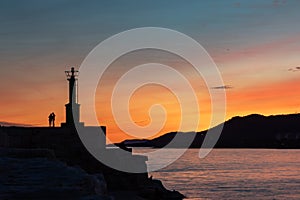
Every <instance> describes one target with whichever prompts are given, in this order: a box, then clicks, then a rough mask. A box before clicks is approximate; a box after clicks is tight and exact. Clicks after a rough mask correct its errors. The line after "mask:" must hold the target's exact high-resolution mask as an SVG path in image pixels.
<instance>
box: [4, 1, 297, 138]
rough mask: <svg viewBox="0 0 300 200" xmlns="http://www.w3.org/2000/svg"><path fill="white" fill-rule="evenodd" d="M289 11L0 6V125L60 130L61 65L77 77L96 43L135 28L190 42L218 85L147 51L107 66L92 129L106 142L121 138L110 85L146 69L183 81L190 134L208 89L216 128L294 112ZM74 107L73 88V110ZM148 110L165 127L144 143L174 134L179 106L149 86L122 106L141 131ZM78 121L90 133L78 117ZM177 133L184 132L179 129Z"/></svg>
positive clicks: (260, 6)
mask: <svg viewBox="0 0 300 200" xmlns="http://www.w3.org/2000/svg"><path fill="white" fill-rule="evenodd" d="M299 6H300V2H299V1H296V0H295V1H291V0H262V1H261V0H253V1H239V0H235V1H231V0H229V1H198V0H191V1H183V0H172V1H171V0H169V1H168V0H167V1H158V0H154V1H144V0H131V1H121V0H120V1H114V0H112V1H99V0H97V1H96V0H94V1H93V0H90V1H76V0H72V1H71V0H52V1H38V0H28V1H18V0H7V1H1V2H0V66H1V73H0V80H1V84H0V91H1V98H0V121H1V122H2V123H6V124H10V123H13V124H20V125H24V124H25V125H34V126H46V125H47V123H48V121H47V120H48V118H47V117H48V115H49V113H50V112H52V111H54V112H55V113H56V116H57V120H56V123H57V124H59V123H60V122H63V121H64V119H65V114H64V112H65V111H64V109H65V107H64V104H66V103H67V99H68V96H67V95H68V93H67V81H66V77H65V75H64V71H65V70H68V69H69V68H70V66H75V67H76V68H79V67H80V65H81V63H82V62H83V60H84V58H85V57H86V56H87V54H88V53H89V52H90V51H91V50H92V49H93V48H94V47H95V46H96V45H98V44H99V43H100V42H101V41H103V40H105V39H107V38H108V37H110V36H112V35H114V34H117V33H119V32H122V31H125V30H128V29H132V28H138V27H164V28H169V29H173V30H176V31H179V32H182V33H184V34H186V35H188V36H190V37H191V38H193V39H194V40H196V41H197V42H199V43H200V44H201V45H202V46H203V47H204V48H205V49H206V51H207V52H208V53H209V54H210V56H211V57H212V59H213V60H214V62H215V63H216V65H217V66H218V69H219V71H220V73H221V75H222V78H223V80H224V85H220V86H217V85H216V86H215V87H214V88H207V87H205V83H204V82H203V80H202V79H201V77H198V75H196V74H195V73H194V72H193V70H191V66H190V65H189V63H187V62H185V61H184V60H182V59H180V58H178V57H176V56H174V55H172V54H170V53H166V52H160V51H154V50H153V51H150V52H145V51H144V52H133V53H130V54H128V55H124V56H122V57H121V58H120V59H118V60H116V61H115V62H114V63H113V64H112V65H111V66H110V68H109V70H108V71H107V72H106V76H105V78H104V79H103V80H101V82H100V83H99V86H98V88H97V93H96V112H97V116H98V120H99V123H100V124H103V125H106V126H107V132H108V136H109V137H110V139H111V140H112V141H121V140H123V139H126V138H131V136H128V135H126V134H124V133H122V131H121V130H120V129H119V128H118V126H117V124H116V123H115V121H114V119H113V116H112V114H111V108H110V97H111V91H112V89H113V87H114V83H116V81H117V79H118V78H120V76H121V75H122V73H124V72H126V70H129V69H130V68H131V67H132V66H135V65H137V64H142V63H145V62H150V61H155V62H160V63H164V64H167V65H170V66H172V67H174V68H176V69H177V70H178V71H180V72H181V73H182V74H184V75H185V76H186V77H187V78H188V80H190V82H191V84H192V86H193V87H194V89H195V90H196V91H197V93H196V96H197V97H198V99H199V105H200V108H201V109H200V114H201V121H200V123H199V126H198V128H197V131H198V130H204V129H206V128H208V125H209V119H210V117H211V109H210V106H211V103H210V99H209V93H208V89H212V90H220V89H224V88H225V91H226V96H227V112H226V119H229V118H231V117H233V116H236V115H239V116H244V115H248V114H252V113H259V114H263V115H275V114H289V113H296V112H299V111H300V102H299V99H300V92H299V91H300V79H299V77H300V26H299V19H300V12H299ZM158 75H159V72H158ZM169 79H170V80H172V77H169ZM79 81H80V76H79ZM174 81H176V80H174ZM178 85H179V86H180V83H178ZM79 86H80V82H79ZM225 86H226V87H225ZM81 98H84V97H81V96H80V87H79V103H80V99H81ZM121 100H122V98H120V101H121ZM156 103H160V104H162V105H164V106H165V109H166V111H167V120H166V123H165V125H164V127H163V128H162V129H161V130H160V131H159V132H157V133H156V134H155V135H153V136H152V137H155V136H157V135H160V134H163V133H165V132H169V131H177V130H178V127H179V124H180V117H179V116H180V107H179V103H178V101H177V100H176V98H175V96H174V95H173V94H172V93H170V91H168V90H167V89H166V88H163V87H161V86H158V85H149V86H144V87H142V88H139V89H138V90H137V91H136V93H134V95H133V96H132V98H131V100H130V111H131V114H132V119H133V120H134V121H135V123H136V124H138V125H140V126H146V125H148V124H149V123H151V118H150V116H149V114H148V110H149V107H151V105H153V104H156ZM191 109H192V108H191ZM197 114H199V113H196V112H195V115H197ZM162 117H163V116H158V119H161V120H163V119H162ZM81 118H82V121H84V122H86V124H87V125H91V124H89V119H88V117H87V116H84V114H83V116H82V117H81ZM181 131H193V130H189V127H184V128H183V129H182V130H181ZM143 137H144V136H143V134H142V133H141V138H143Z"/></svg>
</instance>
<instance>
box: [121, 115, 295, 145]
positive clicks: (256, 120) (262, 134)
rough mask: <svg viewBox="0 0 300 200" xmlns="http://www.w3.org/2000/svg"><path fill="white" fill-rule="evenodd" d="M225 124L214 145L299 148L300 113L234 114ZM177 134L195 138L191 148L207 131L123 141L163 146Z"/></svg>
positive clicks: (200, 142) (124, 143) (198, 143)
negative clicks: (237, 115)
mask: <svg viewBox="0 0 300 200" xmlns="http://www.w3.org/2000/svg"><path fill="white" fill-rule="evenodd" d="M223 125H224V127H223V130H222V133H221V136H220V138H219V140H218V142H217V144H216V145H215V148H275V149H299V148H300V114H288V115H272V116H263V115H258V114H252V115H248V116H244V117H233V118H232V119H230V120H228V121H226V122H225V123H224V124H223ZM219 126H220V125H219ZM214 128H217V127H214ZM214 128H212V129H214ZM176 135H177V136H178V137H179V139H180V137H182V138H183V139H186V138H187V137H191V138H194V139H192V141H193V142H192V143H191V145H190V148H200V147H201V145H202V143H203V140H204V138H205V136H206V135H207V130H206V131H201V132H178V133H177V132H171V133H167V134H164V135H162V136H160V137H157V138H155V139H152V140H125V141H123V142H122V143H121V144H120V145H122V146H130V147H153V148H161V147H164V146H166V145H167V144H169V143H170V141H172V139H173V138H174V137H175V136H176ZM170 147H172V148H182V147H183V146H182V145H181V144H180V143H176V144H175V145H173V146H170Z"/></svg>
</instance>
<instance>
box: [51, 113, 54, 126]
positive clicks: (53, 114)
mask: <svg viewBox="0 0 300 200" xmlns="http://www.w3.org/2000/svg"><path fill="white" fill-rule="evenodd" d="M51 115H52V125H53V127H54V126H55V114H54V112H52V113H51Z"/></svg>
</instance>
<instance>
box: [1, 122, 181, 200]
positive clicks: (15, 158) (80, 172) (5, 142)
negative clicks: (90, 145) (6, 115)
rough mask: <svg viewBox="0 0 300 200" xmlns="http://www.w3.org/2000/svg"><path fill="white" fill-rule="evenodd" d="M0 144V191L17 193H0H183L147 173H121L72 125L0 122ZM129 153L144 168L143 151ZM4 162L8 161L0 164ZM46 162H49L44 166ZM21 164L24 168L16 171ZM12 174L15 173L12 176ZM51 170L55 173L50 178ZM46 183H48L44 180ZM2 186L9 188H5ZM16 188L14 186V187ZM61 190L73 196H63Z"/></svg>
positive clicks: (173, 196) (127, 196)
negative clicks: (93, 151)
mask: <svg viewBox="0 0 300 200" xmlns="http://www.w3.org/2000/svg"><path fill="white" fill-rule="evenodd" d="M84 129H85V130H86V131H87V132H93V131H97V132H98V131H99V127H85V128H84ZM0 147H2V149H0V159H1V164H0V166H1V171H5V170H6V171H7V173H3V174H0V179H1V180H2V179H3V180H5V182H6V186H5V184H4V185H2V186H1V188H0V197H1V195H6V196H7V195H9V194H8V193H7V192H6V193H5V192H3V191H12V192H11V194H12V193H14V194H15V193H18V194H19V196H16V198H15V196H14V198H6V199H17V198H19V199H22V196H24V195H29V196H30V195H32V196H31V197H28V198H23V199H34V198H35V197H34V195H40V196H39V197H40V198H38V197H37V198H36V199H47V197H46V196H48V195H50V197H51V195H55V194H54V193H56V196H53V197H51V198H48V199H85V198H88V199H109V198H111V199H116V200H118V199H133V200H134V199H149V200H150V199H153V200H154V199H162V200H164V199H174V200H177V199H178V200H179V199H183V198H184V196H183V195H181V194H180V193H179V192H176V191H169V190H167V189H165V188H164V186H163V185H162V184H161V182H160V181H158V180H152V179H150V178H148V174H147V173H136V174H133V173H126V172H121V171H117V170H115V169H112V168H109V167H107V166H105V165H103V164H102V163H100V162H99V161H97V160H96V159H95V158H94V157H93V156H91V155H90V154H89V153H88V152H87V150H86V149H85V147H84V146H83V145H82V143H81V141H80V139H79V137H78V135H77V133H76V130H75V129H72V128H61V127H58V128H48V127H41V128H38V127H33V128H24V127H0ZM103 150H104V151H108V150H106V149H105V144H103ZM118 151H119V150H118V149H115V150H110V153H111V154H112V155H114V153H115V154H116V155H117V153H118ZM132 157H133V158H134V159H135V161H136V164H137V165H139V167H143V168H145V169H146V167H147V166H146V160H147V158H146V157H144V156H137V155H132ZM119 160H120V162H121V163H120V164H123V163H122V162H124V164H126V159H119ZM5 163H10V165H9V167H5V168H3V170H2V167H3V166H5V165H6V164H5ZM22 163H24V165H23V164H22ZM26 163H27V164H26ZM47 165H49V166H51V168H47ZM18 166H19V167H18ZM9 169H12V171H9ZM13 169H15V171H14V170H13ZM22 169H28V170H27V171H26V170H25V171H24V172H22V173H21V171H22ZM35 171H37V176H36V177H35V176H33V174H34V173H35ZM61 171H64V173H61ZM5 174H10V176H5ZM14 174H16V175H17V174H19V175H20V176H19V177H18V178H15V179H12V178H11V177H14V176H15V175H14ZM21 174H23V175H21ZM54 174H57V177H56V178H55V176H54ZM63 175H65V176H63ZM22 176H23V178H22ZM74 176H76V177H74ZM52 177H53V180H54V182H52V183H51V181H49V180H48V178H49V179H51V178H52ZM30 178H32V180H31V179H30ZM55 180H56V181H55ZM10 181H11V182H10ZM2 182H3V181H2ZM44 182H45V183H44ZM48 183H49V184H50V185H47V184H48ZM10 184H11V185H10ZM50 186H51V187H50ZM7 187H8V188H10V189H11V190H7ZM18 188H19V189H20V192H16V191H17V190H18ZM45 188H48V189H45ZM51 191H53V192H51ZM67 191H68V192H67ZM66 193H69V195H71V196H72V195H73V196H72V197H71V196H70V197H68V196H67V194H66ZM42 195H44V197H45V198H44V197H42ZM3 197H5V196H3ZM0 199H5V198H0Z"/></svg>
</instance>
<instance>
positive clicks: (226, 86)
mask: <svg viewBox="0 0 300 200" xmlns="http://www.w3.org/2000/svg"><path fill="white" fill-rule="evenodd" d="M232 88H233V87H232V86H231V85H221V86H216V87H212V88H211V89H215V90H219V89H222V90H227V89H232Z"/></svg>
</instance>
